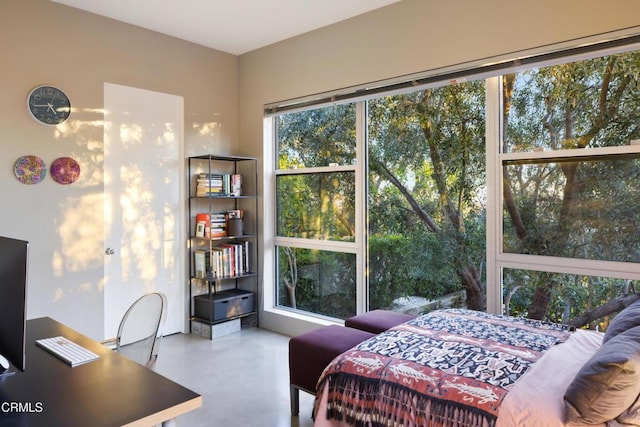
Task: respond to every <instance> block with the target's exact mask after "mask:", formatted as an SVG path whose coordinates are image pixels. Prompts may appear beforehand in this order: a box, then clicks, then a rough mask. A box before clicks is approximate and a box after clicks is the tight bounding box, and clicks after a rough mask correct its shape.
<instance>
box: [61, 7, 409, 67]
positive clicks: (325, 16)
mask: <svg viewBox="0 0 640 427" xmlns="http://www.w3.org/2000/svg"><path fill="white" fill-rule="evenodd" d="M51 1H54V2H56V3H60V4H64V5H67V6H72V7H75V8H77V9H82V10H85V11H88V12H92V13H95V14H98V15H102V16H106V17H108V18H113V19H116V20H118V21H122V22H126V23H128V24H133V25H137V26H139V27H142V28H146V29H149V30H153V31H157V32H159V33H163V34H167V35H170V36H173V37H177V38H180V39H183V40H187V41H190V42H193V43H196V44H199V45H202V46H206V47H210V48H213V49H217V50H221V51H223V52H228V53H232V54H234V55H240V54H243V53H246V52H249V51H251V50H254V49H258V48H261V47H264V46H267V45H270V44H272V43H276V42H279V41H281V40H284V39H288V38H290V37H293V36H297V35H299V34H303V33H306V32H309V31H312V30H315V29H318V28H321V27H324V26H327V25H330V24H333V23H336V22H339V21H343V20H345V19H348V18H351V17H354V16H357V15H361V14H363V13H366V12H369V11H371V10H374V9H378V8H380V7H383V6H386V5H389V4H391V3H396V2H397V1H400V0H180V1H176V0H51Z"/></svg>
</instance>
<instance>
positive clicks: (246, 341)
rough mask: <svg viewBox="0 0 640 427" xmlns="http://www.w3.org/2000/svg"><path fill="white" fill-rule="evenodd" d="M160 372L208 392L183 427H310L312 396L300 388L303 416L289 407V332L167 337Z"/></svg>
mask: <svg viewBox="0 0 640 427" xmlns="http://www.w3.org/2000/svg"><path fill="white" fill-rule="evenodd" d="M156 372H158V373H159V374H161V375H164V376H166V377H167V378H169V379H171V380H173V381H175V382H177V383H179V384H182V385H183V386H185V387H187V388H190V389H191V390H193V391H195V392H196V393H199V394H201V395H202V397H203V403H202V407H201V408H200V409H197V410H195V411H192V412H190V413H187V414H185V415H182V416H180V417H178V418H177V419H176V423H177V425H178V427H181V426H182V427H186V426H188V427H197V426H215V427H218V426H219V427H236V426H237V427H253V426H255V427H258V426H260V427H262V426H264V427H311V426H313V420H312V419H311V411H312V409H313V400H314V398H313V396H312V395H310V394H308V393H304V392H300V416H299V417H292V416H291V411H290V406H289V337H287V336H284V335H280V334H276V333H273V332H269V331H266V330H263V329H257V328H246V329H242V330H241V331H240V332H236V333H234V334H230V335H226V336H223V337H218V338H214V339H213V341H210V340H208V339H206V338H202V337H199V336H195V335H185V334H176V335H171V336H168V337H164V338H163V341H162V347H161V348H160V354H159V357H158V362H157V365H156Z"/></svg>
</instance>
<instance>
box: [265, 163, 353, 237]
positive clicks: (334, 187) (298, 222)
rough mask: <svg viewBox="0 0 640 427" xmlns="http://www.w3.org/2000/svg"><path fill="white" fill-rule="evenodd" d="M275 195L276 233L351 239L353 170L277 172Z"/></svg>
mask: <svg viewBox="0 0 640 427" xmlns="http://www.w3.org/2000/svg"><path fill="white" fill-rule="evenodd" d="M276 194H277V203H276V205H277V218H278V229H277V234H278V236H282V237H298V238H304V239H321V240H340V241H344V240H348V241H353V239H354V236H355V199H354V198H355V174H354V173H353V172H336V173H317V174H301V175H280V176H278V177H277V178H276Z"/></svg>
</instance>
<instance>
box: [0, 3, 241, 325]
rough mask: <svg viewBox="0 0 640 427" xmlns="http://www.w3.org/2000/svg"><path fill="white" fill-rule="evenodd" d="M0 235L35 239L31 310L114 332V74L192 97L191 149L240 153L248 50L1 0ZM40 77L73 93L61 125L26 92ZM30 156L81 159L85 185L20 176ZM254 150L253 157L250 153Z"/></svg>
mask: <svg viewBox="0 0 640 427" xmlns="http://www.w3.org/2000/svg"><path fill="white" fill-rule="evenodd" d="M0 17H1V19H2V25H0V41H1V42H2V48H0V52H2V67H0V81H1V82H2V85H1V87H2V90H1V95H0V112H1V114H0V146H1V152H0V153H1V154H0V194H1V195H2V200H3V206H2V209H0V235H8V236H12V237H16V238H21V239H26V240H29V241H30V242H31V265H30V269H29V274H30V289H29V300H28V314H29V317H40V316H51V317H54V318H56V319H58V320H60V321H62V322H64V323H67V324H68V325H70V326H72V327H75V328H77V329H79V330H80V331H81V332H84V333H86V334H88V335H90V336H93V337H96V338H100V336H101V334H102V331H103V324H102V321H103V303H104V301H103V292H102V279H103V262H104V255H103V254H104V238H103V233H104V227H103V224H104V214H103V205H102V200H103V198H102V196H103V180H102V170H103V157H104V153H103V136H102V135H103V129H102V118H103V115H102V110H101V109H102V105H103V102H102V98H103V84H104V83H105V82H109V83H115V84H120V85H125V86H133V87H139V88H143V89H148V90H152V91H158V92H165V93H170V94H174V95H179V96H182V97H184V116H185V126H184V129H185V135H184V140H185V154H186V155H187V156H189V155H194V154H204V153H208V152H213V153H219V154H232V153H233V154H235V153H238V152H242V151H243V150H242V149H241V148H238V147H237V136H238V135H237V132H238V114H237V109H238V100H237V77H238V72H237V63H238V61H237V57H235V56H233V55H230V54H226V53H222V52H218V51H215V50H211V49H206V48H204V47H200V46H197V45H194V44H191V43H187V42H183V41H180V40H177V39H174V38H171V37H167V36H163V35H160V34H158V33H154V32H151V31H146V30H143V29H140V28H138V27H134V26H131V25H127V24H123V23H119V22H116V21H113V20H110V19H106V18H102V17H99V16H97V15H93V14H89V13H86V12H82V11H79V10H76V9H73V8H70V7H67V6H62V5H59V4H57V3H53V2H50V1H48V0H3V1H2V2H0ZM39 84H52V85H54V86H57V87H60V88H61V89H63V90H65V91H66V93H67V94H68V95H69V97H70V99H71V102H72V106H73V113H72V115H71V118H70V119H69V121H68V122H67V123H66V124H65V125H63V126H60V127H57V128H56V127H48V126H44V125H41V124H39V123H37V122H35V121H34V120H33V119H32V118H31V117H30V116H29V114H28V113H27V108H26V97H27V94H28V93H29V91H30V90H31V89H32V88H33V87H35V86H36V85H39ZM25 154H33V155H37V156H39V157H41V158H42V159H43V160H45V162H47V164H49V163H50V162H51V161H53V160H54V159H55V158H57V157H60V156H71V157H74V158H75V159H77V160H78V162H79V163H80V167H81V170H82V173H81V176H80V179H79V180H78V181H77V182H76V183H74V184H73V185H68V186H62V185H59V184H57V183H55V182H54V181H53V180H52V179H51V178H49V177H47V178H46V179H45V180H44V181H43V182H42V183H40V184H37V185H31V186H27V185H23V184H21V183H20V182H19V181H18V180H17V179H16V178H15V177H14V175H13V164H14V162H15V160H16V159H17V158H18V157H20V156H22V155H25ZM245 154H246V153H245Z"/></svg>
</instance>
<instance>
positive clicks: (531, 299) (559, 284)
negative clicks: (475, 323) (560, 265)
mask: <svg viewBox="0 0 640 427" xmlns="http://www.w3.org/2000/svg"><path fill="white" fill-rule="evenodd" d="M631 284H632V283H631V281H628V280H624V279H612V278H607V277H595V276H583V275H576V274H561V273H550V272H542V271H529V270H518V269H504V270H503V296H504V312H505V314H509V315H511V316H517V317H535V316H536V314H535V313H533V311H535V309H536V307H539V306H540V304H537V303H536V301H537V300H536V299H539V298H546V296H545V295H544V294H545V293H546V292H542V291H541V289H546V290H548V297H549V299H550V304H549V310H548V314H547V315H546V316H544V320H548V321H552V322H558V323H565V324H568V323H570V322H572V321H577V320H578V318H579V317H581V316H583V315H585V314H589V313H590V311H591V310H592V309H594V308H596V307H598V306H601V305H602V304H604V303H606V302H607V301H609V300H612V299H614V298H615V297H617V296H620V295H622V294H624V293H625V292H626V291H627V290H628V289H629V287H630V285H631ZM535 318H537V317H535ZM612 318H613V315H611V314H610V315H607V316H605V317H603V318H599V319H596V320H594V321H588V320H587V321H586V324H585V327H588V328H591V329H596V328H597V329H599V330H601V331H604V330H606V329H607V325H608V324H609V322H610V320H611V319H612Z"/></svg>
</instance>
